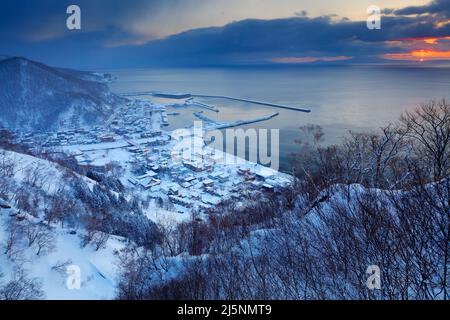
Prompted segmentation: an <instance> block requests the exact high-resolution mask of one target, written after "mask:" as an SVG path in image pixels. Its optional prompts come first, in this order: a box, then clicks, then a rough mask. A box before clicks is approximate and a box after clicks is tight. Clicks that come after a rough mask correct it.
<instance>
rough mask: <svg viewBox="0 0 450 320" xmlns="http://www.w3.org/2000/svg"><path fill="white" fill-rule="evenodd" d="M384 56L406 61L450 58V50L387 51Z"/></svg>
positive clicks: (389, 58)
mask: <svg viewBox="0 0 450 320" xmlns="http://www.w3.org/2000/svg"><path fill="white" fill-rule="evenodd" d="M383 58H385V59H388V60H405V61H432V60H450V51H434V50H414V51H411V52H406V53H387V54H385V55H383Z"/></svg>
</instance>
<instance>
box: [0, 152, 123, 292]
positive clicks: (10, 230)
mask: <svg viewBox="0 0 450 320" xmlns="http://www.w3.org/2000/svg"><path fill="white" fill-rule="evenodd" d="M0 159H1V165H0V171H1V174H2V176H3V177H5V179H2V181H1V182H0V194H1V196H0V198H2V197H3V199H2V200H1V202H0V204H1V206H0V246H1V250H0V274H2V275H3V277H1V276H0V295H1V294H2V293H1V291H2V285H7V284H11V283H12V282H11V281H19V283H20V282H23V283H25V282H28V281H35V282H36V283H39V284H40V285H41V288H42V291H43V293H44V296H45V298H46V299H112V298H114V296H115V288H116V283H115V281H116V263H117V261H116V260H117V259H116V257H115V253H116V252H117V251H119V250H121V249H122V248H123V247H124V246H125V244H126V243H127V240H126V239H125V238H123V237H120V236H113V235H107V236H105V235H106V234H104V233H102V232H100V233H97V234H96V235H94V238H95V237H102V240H101V243H100V242H98V243H97V244H94V243H86V240H85V239H86V235H87V233H88V231H87V230H86V229H85V228H84V226H83V224H81V223H80V221H75V223H69V224H63V223H61V222H56V221H55V220H48V212H50V211H51V210H52V208H51V205H49V199H53V201H54V200H55V199H57V200H64V201H67V202H66V203H70V201H72V200H76V199H75V198H73V199H72V197H73V192H74V191H73V185H72V184H71V180H70V179H69V178H68V177H69V176H72V177H75V178H76V179H80V181H82V182H83V183H84V184H85V186H86V188H88V190H92V192H95V190H98V188H99V185H98V183H97V182H95V181H93V180H91V179H89V178H87V177H84V176H79V175H77V174H75V173H73V172H71V171H70V170H68V169H67V168H64V167H62V166H60V165H58V164H56V163H53V162H50V161H47V160H44V159H40V158H36V157H33V156H29V155H25V154H20V153H16V152H12V151H5V150H0ZM24 190H26V191H24ZM22 195H25V200H24V199H23V196H22ZM116 196H117V195H116ZM61 197H64V198H65V199H61ZM117 197H118V196H117ZM23 201H25V202H26V205H25V206H24V203H23ZM50 202H51V201H50ZM81 203H82V202H80V203H79V204H81ZM28 205H31V206H30V208H29V211H28V210H25V209H24V208H26V207H27V206H28ZM66 210H67V211H69V210H80V211H82V210H83V209H82V207H80V206H79V205H77V206H74V207H73V208H72V209H68V208H64V211H66ZM64 214H71V213H70V212H65V213H64ZM73 214H74V216H76V217H77V219H79V220H83V217H82V215H79V214H78V213H73ZM46 217H47V218H46ZM73 266H75V267H76V268H79V270H80V276H81V277H80V280H81V287H80V288H79V289H77V288H75V289H70V288H69V287H68V285H67V281H68V279H70V274H69V273H67V272H68V271H70V268H71V267H73ZM68 268H69V269H68ZM21 272H22V273H23V274H24V275H25V277H26V280H24V279H20V280H17V279H18V277H19V275H20V274H21ZM19 278H20V277H19ZM21 298H24V297H21ZM25 298H26V296H25ZM0 299H1V297H0Z"/></svg>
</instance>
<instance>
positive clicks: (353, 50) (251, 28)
mask: <svg viewBox="0 0 450 320" xmlns="http://www.w3.org/2000/svg"><path fill="white" fill-rule="evenodd" d="M201 1H202V0H155V1H149V0H137V1H136V0H133V1H128V2H126V1H113V0H108V1H106V0H79V1H76V2H77V3H78V4H80V6H82V15H83V19H84V20H83V24H84V25H83V30H82V32H68V31H67V30H66V29H65V14H63V15H61V12H63V13H65V8H66V7H67V5H68V4H70V2H71V1H65V0H61V1H50V0H40V1H25V0H21V1H8V2H7V3H5V2H4V1H3V2H2V3H1V4H0V36H2V41H1V42H0V54H1V53H8V54H18V55H25V56H28V57H30V58H34V59H38V60H42V61H44V62H47V63H50V64H57V65H66V66H75V67H79V66H87V67H131V66H133V67H141V66H155V65H180V66H185V65H240V64H261V63H269V62H271V61H340V62H342V63H355V62H373V61H380V58H379V57H380V56H382V55H383V54H386V53H396V52H402V51H404V50H406V49H405V48H403V47H402V46H401V45H400V46H393V45H392V43H389V42H391V41H394V40H400V39H410V38H425V37H436V38H439V37H443V36H448V35H450V25H449V24H447V25H441V26H439V27H437V26H436V22H437V21H438V18H436V16H439V17H442V16H443V15H446V14H447V11H448V10H449V6H448V4H449V2H450V0H437V1H434V2H431V3H430V4H429V5H426V6H419V7H407V8H404V9H399V10H390V11H389V14H388V15H386V16H383V17H382V29H381V30H369V29H368V28H367V26H366V21H351V20H348V19H341V20H337V18H336V17H335V16H333V15H329V16H324V17H316V18H311V17H308V16H307V15H306V13H302V14H298V15H297V16H296V17H292V18H285V19H273V20H256V19H248V20H243V21H238V22H234V23H230V24H227V25H225V26H224V27H210V28H203V29H196V30H191V31H186V32H183V33H180V34H177V35H173V36H169V37H167V38H164V39H160V40H152V39H151V38H150V39H144V40H145V41H146V42H147V43H146V44H142V38H141V37H142V35H141V34H139V33H136V32H135V30H134V29H133V28H132V25H133V21H136V20H139V17H141V16H142V15H144V14H145V17H147V16H148V14H149V12H151V14H152V15H153V16H156V15H157V14H158V12H161V11H164V12H167V10H169V11H170V10H175V9H174V8H175V7H177V10H181V12H183V10H182V8H183V7H186V6H189V5H190V4H193V3H196V4H197V5H199V4H200V3H201ZM55 3H57V5H56V4H55ZM385 12H386V11H385ZM418 14H419V15H418ZM439 19H440V18H439ZM144 20H145V19H144ZM174 23H176V21H175V22H174ZM145 36H147V37H148V36H150V37H151V34H150V35H149V34H146V35H145ZM17 37H20V39H21V40H20V41H19V40H17V39H16V38H17ZM5 39H6V40H5ZM8 39H9V40H8ZM27 39H28V40H27ZM30 39H31V41H30ZM150 40H152V41H150ZM137 43H139V44H140V45H130V44H137ZM343 57H345V59H344V58H343ZM347 57H351V58H352V59H351V60H350V59H347ZM285 58H294V59H285ZM314 58H317V59H314Z"/></svg>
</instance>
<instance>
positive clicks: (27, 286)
mask: <svg viewBox="0 0 450 320" xmlns="http://www.w3.org/2000/svg"><path fill="white" fill-rule="evenodd" d="M44 298H45V293H44V291H43V290H42V283H41V281H39V280H38V279H37V278H27V277H26V275H25V271H24V270H23V269H20V268H19V269H16V270H15V272H14V276H13V279H12V280H11V281H9V282H7V283H6V284H5V285H4V286H3V287H0V300H42V299H44Z"/></svg>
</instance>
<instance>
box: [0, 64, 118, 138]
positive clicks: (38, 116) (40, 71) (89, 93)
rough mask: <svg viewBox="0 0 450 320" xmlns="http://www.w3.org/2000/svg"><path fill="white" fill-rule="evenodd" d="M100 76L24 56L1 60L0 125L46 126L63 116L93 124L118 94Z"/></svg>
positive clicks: (55, 124)
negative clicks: (31, 59)
mask: <svg viewBox="0 0 450 320" xmlns="http://www.w3.org/2000/svg"><path fill="white" fill-rule="evenodd" d="M99 81H102V82H103V78H101V77H99V76H96V75H95V74H92V73H86V72H77V71H72V70H64V69H57V68H52V67H49V66H46V65H44V64H41V63H38V62H34V61H30V60H27V59H25V58H16V57H15V58H8V59H5V60H1V61H0V82H1V84H2V90H0V125H2V126H4V127H6V128H10V129H15V130H16V129H21V130H24V129H26V130H48V129H55V128H58V126H59V125H60V122H61V121H63V120H66V121H69V122H73V121H77V122H80V123H81V124H96V123H99V122H100V121H102V120H104V119H105V118H106V117H108V116H109V115H110V112H111V108H113V107H114V105H115V104H117V103H118V101H119V98H118V97H117V96H115V95H114V94H112V93H110V92H109V89H108V87H107V85H106V84H104V83H101V82H99Z"/></svg>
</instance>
